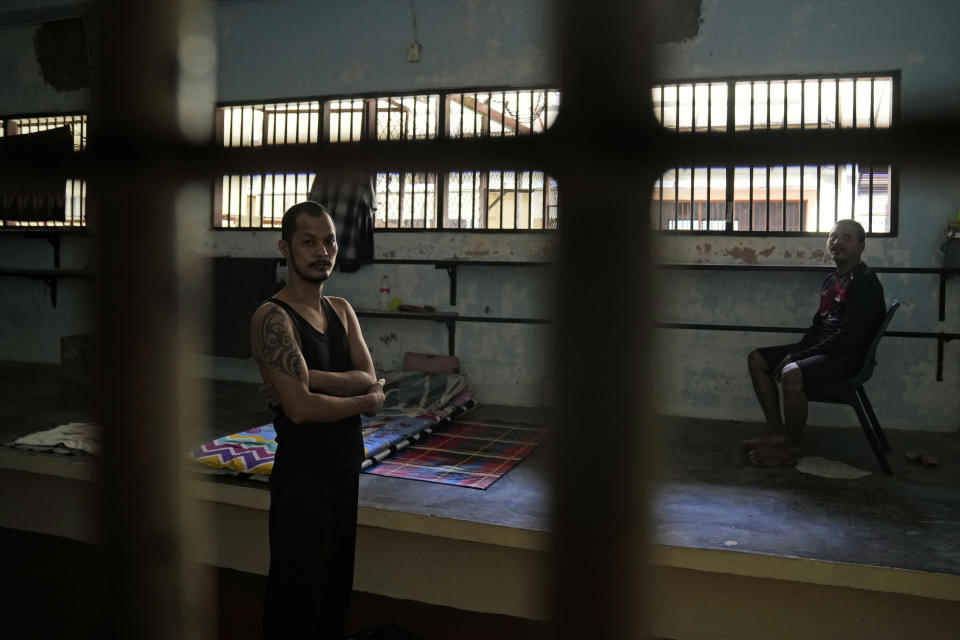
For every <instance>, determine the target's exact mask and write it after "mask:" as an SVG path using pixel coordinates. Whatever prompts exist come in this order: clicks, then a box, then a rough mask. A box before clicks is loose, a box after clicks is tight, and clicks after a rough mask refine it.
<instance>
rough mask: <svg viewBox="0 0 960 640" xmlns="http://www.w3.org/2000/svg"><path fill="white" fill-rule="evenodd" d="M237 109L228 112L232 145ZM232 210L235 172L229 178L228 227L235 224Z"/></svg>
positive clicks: (229, 139)
mask: <svg viewBox="0 0 960 640" xmlns="http://www.w3.org/2000/svg"><path fill="white" fill-rule="evenodd" d="M236 111H237V110H236V109H235V108H230V109H227V114H228V115H229V116H230V131H229V135H228V136H227V138H228V142H227V146H230V147H232V146H233V126H234V120H235V119H236V115H237V114H236ZM232 211H233V174H230V176H229V177H228V178H227V210H226V211H225V212H223V213H224V215H226V218H227V219H226V226H227V227H232V226H233V216H232V215H231V213H232ZM239 224H240V216H239V215H238V216H237V225H239Z"/></svg>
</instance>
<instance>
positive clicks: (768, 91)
mask: <svg viewBox="0 0 960 640" xmlns="http://www.w3.org/2000/svg"><path fill="white" fill-rule="evenodd" d="M766 129H767V131H769V130H770V81H769V80H767V127H766ZM768 197H769V196H768ZM768 215H769V213H768ZM767 230H768V231H769V225H768V228H767Z"/></svg>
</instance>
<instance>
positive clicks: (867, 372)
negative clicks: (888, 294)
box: [850, 300, 900, 384]
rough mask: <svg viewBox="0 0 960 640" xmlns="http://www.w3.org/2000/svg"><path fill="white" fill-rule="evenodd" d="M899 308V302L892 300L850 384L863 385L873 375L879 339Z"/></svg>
mask: <svg viewBox="0 0 960 640" xmlns="http://www.w3.org/2000/svg"><path fill="white" fill-rule="evenodd" d="M899 307H900V301H899V300H894V301H893V302H891V303H890V308H889V309H887V314H886V315H885V316H884V317H883V322H881V323H880V327H879V328H877V334H876V335H875V336H873V340H871V341H870V348H869V349H867V353H866V354H865V355H864V357H863V365H862V366H861V367H860V371H859V372H858V373H857V375H856V376H854V377H853V378H852V379H851V380H850V382H851V383H852V384H863V383H864V382H866V381H867V380H869V379H870V376H872V375H873V368H874V367H875V366H877V360H876V356H877V345H878V344H880V338H882V337H883V332H884V331H886V330H887V327H888V326H889V325H890V321H891V320H893V314H894V313H896V311H897V309H898V308H899Z"/></svg>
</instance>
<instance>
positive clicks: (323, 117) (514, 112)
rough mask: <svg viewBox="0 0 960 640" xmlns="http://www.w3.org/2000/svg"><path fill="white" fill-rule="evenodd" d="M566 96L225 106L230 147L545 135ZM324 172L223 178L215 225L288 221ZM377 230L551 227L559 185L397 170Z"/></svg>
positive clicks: (535, 176) (385, 175) (530, 175)
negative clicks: (290, 210) (287, 213)
mask: <svg viewBox="0 0 960 640" xmlns="http://www.w3.org/2000/svg"><path fill="white" fill-rule="evenodd" d="M559 104H560V93H559V92H558V91H555V90H529V89H528V90H511V91H485V92H471V93H446V94H445V93H425V94H417V95H395V96H375V97H364V98H343V99H331V100H325V101H321V100H316V101H301V102H273V103H261V104H247V105H225V106H221V107H219V108H218V109H217V123H216V130H217V135H218V138H219V142H220V143H221V144H223V145H224V146H259V145H263V144H312V143H317V142H318V141H328V142H331V143H350V142H356V141H359V140H369V139H377V140H428V139H435V138H437V137H440V136H445V137H450V138H457V139H462V138H469V137H481V136H515V135H532V134H539V133H542V132H543V131H545V130H546V129H547V128H548V127H549V126H551V125H552V124H553V122H554V120H555V119H556V116H557V111H558V108H559ZM315 177H316V174H315V173H310V172H303V173H296V174H286V175H285V174H267V175H234V176H223V178H222V179H221V180H219V181H217V183H216V184H215V186H214V191H215V193H214V212H213V215H214V227H216V228H239V229H259V228H272V227H277V226H279V225H280V222H281V219H282V217H283V212H284V211H285V210H286V209H287V208H288V207H290V206H291V205H293V204H294V203H296V202H299V201H301V200H304V199H306V198H307V196H308V194H309V192H310V187H311V185H312V184H313V181H314V178H315ZM374 188H375V191H376V193H375V198H376V202H377V211H376V215H375V218H374V224H375V227H376V228H377V229H391V230H404V229H411V230H416V229H494V230H517V229H551V228H555V227H556V224H557V215H558V214H557V212H558V209H559V197H558V193H557V182H556V180H555V179H553V178H552V177H550V176H547V175H546V174H545V173H544V172H541V171H513V170H509V169H507V168H505V169H504V170H501V171H457V172H449V173H447V174H445V175H441V174H437V173H433V172H387V171H381V172H378V173H377V174H376V177H375V180H374Z"/></svg>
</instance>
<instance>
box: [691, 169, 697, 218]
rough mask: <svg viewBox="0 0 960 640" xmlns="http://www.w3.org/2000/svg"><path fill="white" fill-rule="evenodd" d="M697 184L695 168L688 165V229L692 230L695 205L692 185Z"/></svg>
mask: <svg viewBox="0 0 960 640" xmlns="http://www.w3.org/2000/svg"><path fill="white" fill-rule="evenodd" d="M696 184H697V168H696V167H690V230H691V231H692V230H693V210H694V208H695V207H696V204H694V200H693V195H694V193H695V189H694V187H695V186H696Z"/></svg>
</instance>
